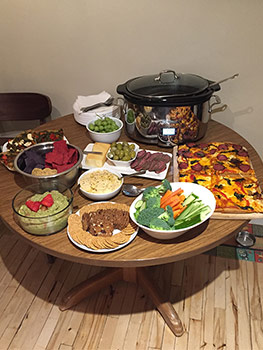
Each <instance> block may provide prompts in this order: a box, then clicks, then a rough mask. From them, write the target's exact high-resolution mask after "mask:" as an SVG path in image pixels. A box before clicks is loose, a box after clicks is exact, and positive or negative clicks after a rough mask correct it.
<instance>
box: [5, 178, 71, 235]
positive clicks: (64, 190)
mask: <svg viewBox="0 0 263 350" xmlns="http://www.w3.org/2000/svg"><path fill="white" fill-rule="evenodd" d="M12 207H13V211H14V215H15V220H16V222H17V223H18V224H19V225H20V226H21V227H22V229H23V230H25V231H26V232H28V233H31V234H34V235H38V236H44V235H50V234H53V233H56V232H59V231H61V230H62V229H63V228H65V227H66V226H67V222H68V217H69V215H70V214H72V211H73V210H72V208H73V193H72V191H71V189H70V188H68V187H67V186H65V185H64V184H63V183H61V184H59V185H57V186H55V187H54V188H53V189H50V190H48V191H43V188H42V186H41V185H39V184H33V185H29V186H26V187H25V188H24V189H22V190H21V191H19V192H18V193H17V194H16V195H15V197H14V198H13V201H12Z"/></svg>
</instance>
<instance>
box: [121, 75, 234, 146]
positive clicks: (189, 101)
mask: <svg viewBox="0 0 263 350" xmlns="http://www.w3.org/2000/svg"><path fill="white" fill-rule="evenodd" d="M236 76H238V74H235V75H233V76H232V77H229V78H226V79H223V80H221V81H219V82H212V81H210V80H207V79H205V78H202V77H201V76H198V75H195V74H183V73H176V72H175V71H173V70H166V71H163V72H161V73H159V74H155V75H146V76H140V77H136V78H133V79H130V80H128V81H127V82H126V83H124V84H121V85H119V86H118V87H117V92H118V93H119V94H121V95H123V96H124V101H125V102H124V105H123V114H124V117H125V129H126V133H127V135H128V136H129V137H131V138H132V139H135V140H137V141H140V142H144V143H149V144H158V145H160V146H166V147H171V146H173V145H176V144H181V143H185V142H190V141H196V140H199V139H201V138H202V137H203V136H204V135H205V133H206V130H207V123H208V121H209V119H210V117H211V111H212V107H213V106H214V105H216V104H220V103H221V101H220V98H219V97H218V96H217V95H214V92H216V91H219V90H220V88H221V87H220V83H222V82H224V81H226V80H228V79H233V78H235V77H236Z"/></svg>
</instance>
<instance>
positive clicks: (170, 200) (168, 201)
mask: <svg viewBox="0 0 263 350" xmlns="http://www.w3.org/2000/svg"><path fill="white" fill-rule="evenodd" d="M184 200H185V196H184V195H183V194H181V195H180V196H178V195H172V196H170V197H168V198H167V199H166V200H165V201H163V202H161V208H164V207H166V206H167V205H170V206H171V207H172V206H173V205H175V204H176V203H182V202H183V201H184Z"/></svg>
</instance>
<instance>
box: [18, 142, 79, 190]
mask: <svg viewBox="0 0 263 350" xmlns="http://www.w3.org/2000/svg"><path fill="white" fill-rule="evenodd" d="M67 145H68V147H69V148H74V149H76V150H77V152H78V161H77V163H76V164H74V165H73V167H72V168H70V169H68V170H65V171H63V172H61V173H58V174H55V175H45V176H36V175H31V174H28V173H26V172H25V171H23V169H22V166H21V164H20V163H21V160H22V159H23V158H21V157H24V153H25V152H27V151H28V150H30V149H34V150H35V151H36V152H37V153H38V154H39V155H45V154H46V153H48V152H51V151H52V150H53V149H54V142H43V143H38V144H36V145H33V146H30V147H28V148H26V149H25V150H23V151H22V152H21V153H19V154H18V155H17V156H16V158H15V160H14V168H15V170H16V171H17V172H18V173H19V174H21V175H23V177H24V179H25V181H26V182H27V183H28V184H40V185H41V187H42V189H43V190H49V189H54V188H56V187H57V186H58V185H59V184H61V183H63V184H65V185H66V186H67V187H72V186H73V185H74V183H75V182H76V181H77V179H78V177H79V175H80V169H81V161H82V159H83V153H82V151H81V149H80V148H79V147H77V146H74V145H72V144H67Z"/></svg>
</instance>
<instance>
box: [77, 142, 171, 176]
mask: <svg viewBox="0 0 263 350" xmlns="http://www.w3.org/2000/svg"><path fill="white" fill-rule="evenodd" d="M93 145H94V144H93V143H89V144H88V145H87V146H86V148H85V149H84V151H92V149H93ZM140 150H141V149H139V151H140ZM139 151H138V152H139ZM145 151H146V152H149V153H151V154H154V153H162V154H163V155H168V156H169V157H170V160H169V162H167V164H166V168H165V170H163V171H162V172H160V173H156V172H155V171H149V170H146V173H145V174H141V175H137V176H138V177H145V178H149V179H155V180H163V179H165V178H166V175H167V172H168V169H169V166H170V164H171V160H172V154H171V153H168V152H158V151H152V150H145ZM81 166H82V169H91V167H89V166H87V164H86V156H85V155H84V156H83V160H82V163H81ZM101 169H108V170H117V171H118V172H119V173H121V174H125V175H131V174H133V173H136V172H137V171H136V170H135V169H132V168H131V167H127V166H126V167H120V166H116V165H114V164H113V163H112V162H111V161H110V160H106V161H105V163H104V165H103V167H102V168H101Z"/></svg>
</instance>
